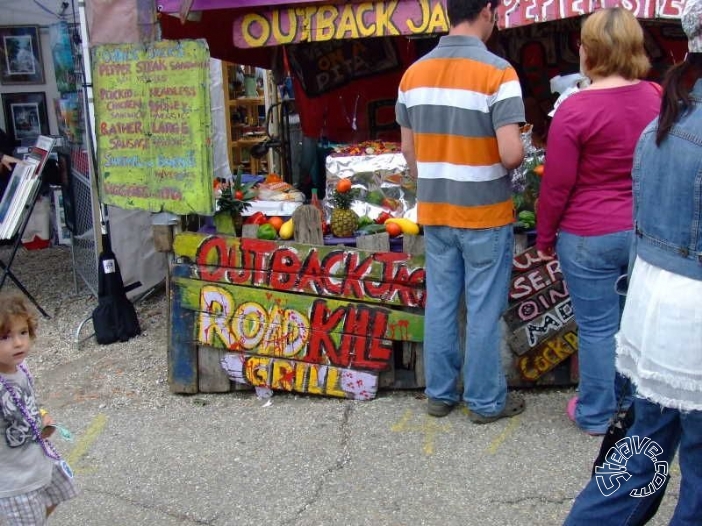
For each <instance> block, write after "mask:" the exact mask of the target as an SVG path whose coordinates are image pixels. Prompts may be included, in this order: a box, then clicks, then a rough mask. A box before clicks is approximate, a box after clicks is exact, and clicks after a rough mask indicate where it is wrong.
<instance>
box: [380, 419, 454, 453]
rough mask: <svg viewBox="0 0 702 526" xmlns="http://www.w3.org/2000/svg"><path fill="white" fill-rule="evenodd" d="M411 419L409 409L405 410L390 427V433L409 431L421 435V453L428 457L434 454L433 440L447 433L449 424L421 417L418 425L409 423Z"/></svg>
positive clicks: (449, 428) (449, 429) (449, 427)
mask: <svg viewBox="0 0 702 526" xmlns="http://www.w3.org/2000/svg"><path fill="white" fill-rule="evenodd" d="M412 417H413V413H412V410H411V409H407V410H406V411H405V414H404V415H402V417H401V418H400V420H398V421H397V422H395V424H393V425H392V427H390V430H391V431H394V432H396V433H399V432H405V431H411V432H418V433H422V435H423V438H424V440H423V445H422V451H424V454H425V455H427V456H429V455H433V454H434V440H435V439H436V435H437V434H438V433H449V432H450V431H451V429H452V427H451V424H450V422H438V421H437V420H438V419H437V418H434V417H431V416H427V415H423V419H422V421H421V423H420V424H414V423H410V422H411V420H412Z"/></svg>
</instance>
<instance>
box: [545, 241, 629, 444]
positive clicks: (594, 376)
mask: <svg viewBox="0 0 702 526" xmlns="http://www.w3.org/2000/svg"><path fill="white" fill-rule="evenodd" d="M631 242H632V231H631V230H626V231H623V232H616V233H614V234H607V235H603V236H577V235H575V234H569V233H568V232H563V231H561V232H560V233H559V234H558V242H557V251H558V260H559V261H560V265H561V270H562V271H563V275H564V277H565V281H566V284H567V285H568V291H569V292H570V298H571V301H572V303H573V311H574V314H575V321H576V323H577V324H578V362H579V369H580V371H579V375H580V386H579V392H578V405H577V406H576V409H575V420H576V422H577V423H578V426H579V427H580V428H582V429H583V430H585V431H588V432H591V433H604V432H605V431H606V430H607V427H608V425H609V420H610V418H612V416H613V415H614V413H615V412H616V410H617V403H618V401H619V397H620V395H621V393H622V391H623V389H624V386H625V385H627V382H625V381H624V379H623V378H622V377H621V376H620V375H618V374H616V371H615V368H614V351H615V346H616V344H615V340H614V336H615V335H616V334H617V331H619V323H620V321H621V314H622V311H623V308H624V297H623V296H620V295H618V294H617V292H616V290H615V284H616V281H617V279H618V278H619V276H621V275H622V274H626V271H627V267H628V264H629V247H630V246H631ZM629 403H630V401H629V400H628V399H627V401H626V403H625V407H628V405H629Z"/></svg>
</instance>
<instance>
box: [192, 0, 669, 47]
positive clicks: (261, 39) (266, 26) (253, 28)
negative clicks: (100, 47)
mask: <svg viewBox="0 0 702 526" xmlns="http://www.w3.org/2000/svg"><path fill="white" fill-rule="evenodd" d="M211 3H214V0H213V1H212V2H211ZM292 3H294V2H286V4H292ZM271 4H275V2H268V3H267V5H271ZM295 4H296V5H286V6H285V7H279V8H272V9H267V10H256V11H253V10H248V11H247V10H244V9H241V11H242V13H241V14H240V15H238V16H236V17H235V19H234V27H233V28H232V39H233V42H234V45H235V46H236V47H239V48H252V47H265V46H277V45H282V44H294V43H298V42H326V41H330V40H341V39H355V38H366V37H383V36H397V35H421V34H430V33H445V32H447V31H448V27H449V26H448V17H447V15H446V1H445V0H387V1H383V2H359V3H339V4H334V3H325V4H320V3H319V2H307V3H306V5H305V6H304V7H303V6H300V5H299V4H298V3H295ZM682 5H683V0H624V1H622V0H502V4H501V6H500V7H499V13H500V17H499V21H498V26H499V27H500V29H509V28H513V27H519V26H524V25H528V24H533V23H537V22H548V21H550V20H560V19H563V18H571V17H578V16H582V15H586V14H588V13H592V12H593V11H595V10H597V9H602V8H605V7H616V6H622V7H624V8H625V9H628V10H629V11H631V12H632V13H633V14H634V15H635V16H636V17H637V18H649V19H653V18H680V13H681V12H682ZM211 8H212V7H211ZM203 9H204V7H203Z"/></svg>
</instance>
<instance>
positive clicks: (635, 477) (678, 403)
mask: <svg viewBox="0 0 702 526" xmlns="http://www.w3.org/2000/svg"><path fill="white" fill-rule="evenodd" d="M682 25H683V29H684V30H685V32H686V34H687V35H688V38H689V53H688V54H687V56H686V57H685V60H684V61H683V62H682V63H680V64H678V65H676V66H674V67H673V68H672V69H671V70H670V71H669V72H668V74H667V76H666V80H665V83H664V87H665V90H664V94H663V102H662V106H661V114H660V118H659V119H656V120H655V121H654V122H652V123H651V124H650V125H649V126H648V127H647V128H646V129H645V130H644V132H643V134H642V136H641V138H640V140H639V142H638V144H637V147H636V151H635V156H634V167H633V179H634V224H635V242H636V247H635V251H634V255H635V262H634V265H633V270H632V275H631V279H630V281H629V287H628V291H627V298H626V305H625V308H624V314H623V317H622V324H621V330H620V331H619V333H618V334H617V358H616V366H617V370H618V371H619V372H620V373H621V374H623V375H624V376H626V377H628V378H629V379H630V380H631V381H632V383H633V384H634V386H635V387H636V397H635V398H634V412H635V419H634V423H633V424H632V427H631V428H630V429H629V430H628V432H627V436H626V437H625V438H623V439H622V440H620V441H619V442H617V450H621V451H624V450H623V449H622V448H620V447H619V446H620V444H622V441H627V440H629V442H628V443H631V444H634V443H635V442H634V439H636V437H638V443H639V444H640V445H641V447H640V449H641V451H639V452H637V451H636V450H633V451H630V452H629V453H628V454H624V455H622V456H620V457H619V458H618V459H615V456H616V454H614V452H613V456H611V457H610V456H608V458H612V459H615V464H619V467H623V471H620V472H619V473H618V474H617V473H616V472H614V470H613V468H614V467H617V466H612V465H608V464H605V465H604V466H603V468H606V469H604V470H603V469H602V468H601V469H600V471H599V473H600V474H599V475H598V471H597V470H596V472H595V477H594V478H593V479H592V480H591V481H590V483H589V484H588V485H587V487H586V488H585V489H584V490H583V491H582V493H581V494H580V495H579V496H578V498H577V499H576V501H575V504H574V505H573V509H572V510H571V513H570V515H569V517H568V519H567V520H566V524H567V525H578V524H583V525H584V524H600V525H605V524H607V525H609V524H627V525H632V524H642V523H643V522H642V520H643V517H645V516H646V515H647V512H649V511H651V509H652V508H651V506H652V505H653V506H655V501H656V498H657V497H660V496H661V495H660V493H659V492H665V489H666V486H667V480H668V470H669V468H670V464H671V462H672V460H673V457H674V456H675V451H676V449H678V448H679V452H680V454H679V462H680V472H681V476H682V478H681V481H680V496H679V499H678V503H677V506H676V508H675V513H674V515H673V518H672V520H671V522H670V524H673V525H691V524H702V0H688V2H687V4H686V5H685V7H684V9H683V15H682ZM691 85H693V87H692V89H691V90H690V86H691ZM645 441H648V442H645ZM613 449H614V448H613ZM654 449H655V451H654ZM610 451H612V450H610ZM632 453H633V454H632ZM627 456H629V457H630V458H628V459H627V458H626V457H627ZM649 508H651V509H649Z"/></svg>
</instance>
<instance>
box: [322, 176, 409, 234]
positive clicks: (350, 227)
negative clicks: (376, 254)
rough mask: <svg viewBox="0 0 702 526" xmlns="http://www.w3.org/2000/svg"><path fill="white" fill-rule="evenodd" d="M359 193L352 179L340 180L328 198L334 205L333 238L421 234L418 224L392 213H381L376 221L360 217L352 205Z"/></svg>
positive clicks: (330, 227)
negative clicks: (382, 234) (384, 233)
mask: <svg viewBox="0 0 702 526" xmlns="http://www.w3.org/2000/svg"><path fill="white" fill-rule="evenodd" d="M358 193H359V192H358V189H355V188H353V184H352V183H351V180H350V179H340V180H339V181H338V182H337V183H336V188H335V189H334V191H333V192H332V194H331V196H329V197H328V199H329V200H331V201H332V202H333V203H334V208H333V209H332V212H331V217H330V220H329V231H330V233H331V234H332V235H333V236H335V237H339V238H348V237H352V236H354V235H368V234H378V233H380V232H387V233H388V234H389V235H390V237H397V236H400V235H402V234H408V235H417V234H419V225H418V224H417V223H415V222H414V221H412V220H410V219H407V218H403V217H394V216H393V214H392V213H391V212H390V211H383V212H381V213H380V214H379V215H378V216H377V217H376V218H375V219H373V218H371V217H369V216H368V215H363V216H360V217H359V215H358V214H357V213H356V212H354V211H353V210H351V203H352V202H353V201H354V199H355V198H356V197H357V196H358Z"/></svg>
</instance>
